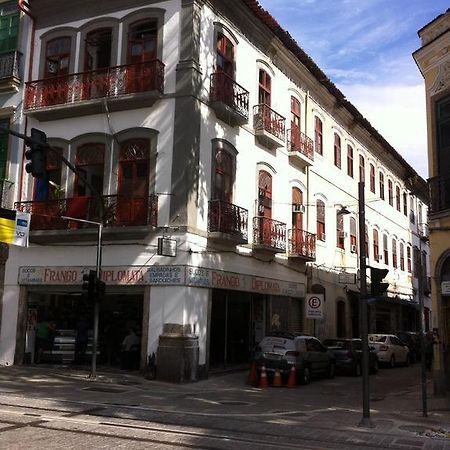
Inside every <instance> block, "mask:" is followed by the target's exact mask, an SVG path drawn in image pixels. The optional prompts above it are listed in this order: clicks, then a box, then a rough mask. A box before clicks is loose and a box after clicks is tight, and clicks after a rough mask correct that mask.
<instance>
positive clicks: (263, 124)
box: [253, 104, 286, 149]
mask: <svg viewBox="0 0 450 450" xmlns="http://www.w3.org/2000/svg"><path fill="white" fill-rule="evenodd" d="M285 121H286V119H285V118H284V117H283V116H280V115H279V114H278V113H277V112H275V111H274V110H273V109H271V108H269V107H268V106H267V105H263V104H260V105H255V106H254V107H253V128H254V129H255V136H256V139H257V141H258V142H259V143H260V144H261V145H264V146H265V147H267V148H270V149H274V148H277V147H283V146H284V140H285Z"/></svg>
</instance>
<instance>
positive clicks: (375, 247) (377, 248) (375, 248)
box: [373, 229, 380, 260]
mask: <svg viewBox="0 0 450 450" xmlns="http://www.w3.org/2000/svg"><path fill="white" fill-rule="evenodd" d="M379 254H380V246H379V242H378V230H376V229H374V230H373V258H374V259H375V260H378V255H379Z"/></svg>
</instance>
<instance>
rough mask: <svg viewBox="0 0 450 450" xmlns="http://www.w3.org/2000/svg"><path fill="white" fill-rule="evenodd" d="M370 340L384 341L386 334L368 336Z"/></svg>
mask: <svg viewBox="0 0 450 450" xmlns="http://www.w3.org/2000/svg"><path fill="white" fill-rule="evenodd" d="M369 341H371V342H386V336H379V335H377V334H375V335H372V336H369Z"/></svg>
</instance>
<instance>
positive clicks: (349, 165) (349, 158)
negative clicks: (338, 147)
mask: <svg viewBox="0 0 450 450" xmlns="http://www.w3.org/2000/svg"><path fill="white" fill-rule="evenodd" d="M347 175H348V176H349V177H352V178H353V147H352V146H351V145H347Z"/></svg>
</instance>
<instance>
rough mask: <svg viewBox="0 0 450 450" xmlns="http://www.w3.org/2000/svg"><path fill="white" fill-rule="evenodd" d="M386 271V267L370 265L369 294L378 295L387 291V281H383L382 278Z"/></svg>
mask: <svg viewBox="0 0 450 450" xmlns="http://www.w3.org/2000/svg"><path fill="white" fill-rule="evenodd" d="M388 273H389V270H388V269H378V268H376V267H370V295H371V296H372V297H378V296H380V295H383V294H384V293H385V292H386V291H387V289H388V287H389V283H383V279H384V278H385V277H386V275H387V274H388Z"/></svg>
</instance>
